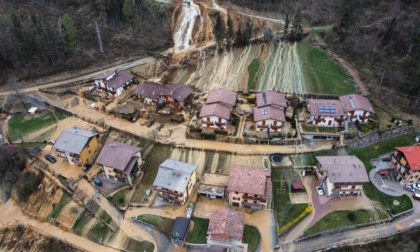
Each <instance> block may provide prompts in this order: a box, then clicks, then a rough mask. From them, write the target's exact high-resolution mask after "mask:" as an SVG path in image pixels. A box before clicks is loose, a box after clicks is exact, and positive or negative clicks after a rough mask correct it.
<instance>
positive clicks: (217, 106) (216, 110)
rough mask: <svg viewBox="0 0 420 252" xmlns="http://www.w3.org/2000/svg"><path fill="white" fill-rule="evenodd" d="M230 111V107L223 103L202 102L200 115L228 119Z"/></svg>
mask: <svg viewBox="0 0 420 252" xmlns="http://www.w3.org/2000/svg"><path fill="white" fill-rule="evenodd" d="M231 111H232V107H231V106H228V105H226V104H223V103H213V104H204V105H203V107H202V108H201V111H200V117H205V116H217V117H221V118H224V119H226V120H229V119H230V112H231Z"/></svg>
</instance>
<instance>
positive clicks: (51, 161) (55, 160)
mask: <svg viewBox="0 0 420 252" xmlns="http://www.w3.org/2000/svg"><path fill="white" fill-rule="evenodd" d="M45 159H46V160H48V161H50V163H53V164H54V163H56V162H57V159H55V157H53V156H52V155H50V154H47V155H45Z"/></svg>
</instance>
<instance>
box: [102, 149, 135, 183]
mask: <svg viewBox="0 0 420 252" xmlns="http://www.w3.org/2000/svg"><path fill="white" fill-rule="evenodd" d="M96 163H98V164H99V165H100V166H101V168H102V170H103V171H104V173H105V176H106V177H107V178H110V179H114V180H116V181H120V182H124V183H127V184H129V185H133V179H134V178H135V177H137V176H139V175H140V166H141V164H142V159H141V148H138V147H135V146H131V145H128V144H125V143H121V142H117V141H114V142H112V143H109V144H106V145H105V146H104V147H103V148H102V150H101V152H100V153H99V155H98V158H97V159H96Z"/></svg>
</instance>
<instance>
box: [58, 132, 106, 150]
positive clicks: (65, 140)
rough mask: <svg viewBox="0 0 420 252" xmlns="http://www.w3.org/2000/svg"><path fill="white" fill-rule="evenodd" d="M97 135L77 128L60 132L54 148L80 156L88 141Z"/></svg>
mask: <svg viewBox="0 0 420 252" xmlns="http://www.w3.org/2000/svg"><path fill="white" fill-rule="evenodd" d="M96 135H98V133H95V132H92V131H87V130H82V129H79V128H76V127H74V128H70V129H66V130H64V131H63V132H61V134H60V136H59V137H58V139H57V141H56V142H55V144H54V148H55V149H57V150H60V151H68V152H70V153H73V154H80V153H81V152H82V150H83V148H84V147H85V146H86V144H87V143H88V142H89V141H90V139H91V138H92V137H94V136H96Z"/></svg>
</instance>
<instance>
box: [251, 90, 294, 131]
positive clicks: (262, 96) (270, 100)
mask: <svg viewBox="0 0 420 252" xmlns="http://www.w3.org/2000/svg"><path fill="white" fill-rule="evenodd" d="M286 108H287V101H286V97H285V96H284V94H281V93H278V92H275V91H266V92H261V93H258V94H257V95H256V106H255V107H254V108H253V116H254V122H255V124H256V125H255V128H256V130H257V131H268V130H270V131H273V132H278V131H280V130H281V126H282V124H283V123H284V122H286V118H285V114H284V110H285V109H286Z"/></svg>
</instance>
